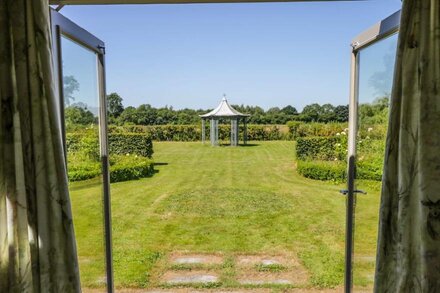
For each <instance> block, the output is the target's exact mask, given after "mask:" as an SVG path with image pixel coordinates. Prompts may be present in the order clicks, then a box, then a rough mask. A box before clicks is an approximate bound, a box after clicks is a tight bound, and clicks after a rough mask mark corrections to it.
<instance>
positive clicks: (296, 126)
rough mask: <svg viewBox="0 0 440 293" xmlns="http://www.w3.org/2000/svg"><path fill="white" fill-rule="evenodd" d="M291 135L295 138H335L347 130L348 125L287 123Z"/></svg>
mask: <svg viewBox="0 0 440 293" xmlns="http://www.w3.org/2000/svg"><path fill="white" fill-rule="evenodd" d="M287 127H288V129H289V133H290V134H291V136H292V137H293V138H298V137H309V136H326V137H328V136H335V135H336V134H337V133H341V132H343V131H346V130H347V127H348V124H347V123H318V122H312V123H305V122H300V121H289V122H287Z"/></svg>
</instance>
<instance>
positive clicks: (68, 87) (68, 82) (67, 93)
mask: <svg viewBox="0 0 440 293" xmlns="http://www.w3.org/2000/svg"><path fill="white" fill-rule="evenodd" d="M77 91H79V82H78V81H77V80H76V78H75V77H74V76H73V75H68V76H63V93H64V105H67V106H70V103H71V102H73V101H75V96H74V95H73V94H74V93H75V92H77Z"/></svg>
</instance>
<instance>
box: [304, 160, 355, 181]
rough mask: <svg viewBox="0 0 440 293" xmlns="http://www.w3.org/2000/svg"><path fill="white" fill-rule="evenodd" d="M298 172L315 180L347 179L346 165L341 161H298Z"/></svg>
mask: <svg viewBox="0 0 440 293" xmlns="http://www.w3.org/2000/svg"><path fill="white" fill-rule="evenodd" d="M297 170H298V173H299V174H301V175H302V176H304V177H306V178H310V179H315V180H331V181H336V182H342V181H345V180H346V178H347V171H346V165H345V164H342V163H341V162H329V161H298V164H297Z"/></svg>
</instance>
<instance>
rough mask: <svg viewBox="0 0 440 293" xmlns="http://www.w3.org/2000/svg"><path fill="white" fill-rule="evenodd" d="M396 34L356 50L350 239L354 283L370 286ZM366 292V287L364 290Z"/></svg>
mask: <svg viewBox="0 0 440 293" xmlns="http://www.w3.org/2000/svg"><path fill="white" fill-rule="evenodd" d="M396 47H397V35H392V36H390V37H388V38H386V39H384V40H381V41H379V42H377V43H375V44H373V45H371V46H369V47H367V48H365V49H362V50H361V51H360V53H359V112H358V113H359V120H358V123H359V125H358V135H357V161H356V168H357V169H356V188H357V189H359V190H363V191H366V192H367V195H358V196H357V203H356V217H355V218H356V222H355V242H354V277H353V278H354V280H353V281H354V285H355V287H358V288H359V287H366V288H367V290H368V289H372V286H373V282H374V269H375V261H376V241H377V227H378V220H379V202H380V189H381V176H382V168H383V158H384V153H385V139H386V131H387V126H388V105H389V98H390V93H391V88H392V81H393V73H394V62H395V55H396ZM368 291H369V290H368Z"/></svg>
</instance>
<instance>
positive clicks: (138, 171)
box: [110, 160, 154, 182]
mask: <svg viewBox="0 0 440 293" xmlns="http://www.w3.org/2000/svg"><path fill="white" fill-rule="evenodd" d="M153 174H154V163H153V161H151V160H139V161H138V162H131V163H119V164H116V165H114V166H111V167H110V182H121V181H129V180H136V179H139V178H145V177H150V176H152V175H153Z"/></svg>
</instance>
